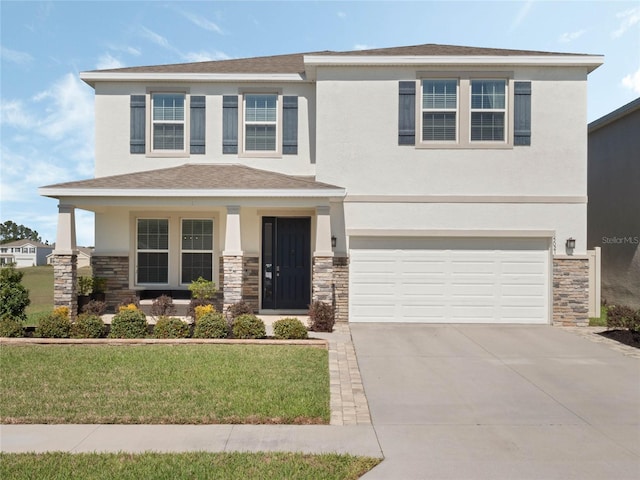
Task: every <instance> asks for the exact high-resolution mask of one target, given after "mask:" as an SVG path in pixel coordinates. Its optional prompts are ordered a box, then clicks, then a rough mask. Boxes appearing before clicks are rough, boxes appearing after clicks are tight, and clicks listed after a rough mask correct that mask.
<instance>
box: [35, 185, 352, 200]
mask: <svg viewBox="0 0 640 480" xmlns="http://www.w3.org/2000/svg"><path fill="white" fill-rule="evenodd" d="M38 194H40V195H41V196H43V197H51V198H60V197H66V198H69V197H105V198H106V197H130V198H148V197H156V198H158V197H171V198H184V197H200V198H202V197H210V198H213V197H225V198H229V197H242V198H247V197H249V198H260V197H263V198H265V197H266V198H269V197H273V198H327V197H331V198H343V197H344V196H345V195H346V190H345V189H344V188H317V189H295V188H292V189H285V188H271V189H201V190H198V189H194V190H191V189H188V190H187V189H173V190H168V189H160V188H157V189H155V188H154V189H151V188H145V189H107V188H64V187H42V188H39V189H38Z"/></svg>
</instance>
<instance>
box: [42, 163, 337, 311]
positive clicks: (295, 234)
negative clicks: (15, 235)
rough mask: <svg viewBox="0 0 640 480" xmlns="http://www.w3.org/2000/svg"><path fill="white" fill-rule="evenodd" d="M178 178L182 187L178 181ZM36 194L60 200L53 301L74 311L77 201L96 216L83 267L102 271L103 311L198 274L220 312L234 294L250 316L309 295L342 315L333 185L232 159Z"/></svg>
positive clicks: (293, 305)
mask: <svg viewBox="0 0 640 480" xmlns="http://www.w3.org/2000/svg"><path fill="white" fill-rule="evenodd" d="M240 174H242V175H243V176H244V177H245V178H244V180H245V182H246V184H245V185H244V187H245V188H242V189H241V188H240V186H239V185H237V184H236V183H237V177H238V176H239V175H240ZM185 175H187V176H188V177H189V179H190V181H189V184H188V185H187V184H184V185H181V184H180V181H179V180H177V179H178V178H181V177H183V176H185ZM221 177H223V178H222V179H221ZM145 181H148V182H149V183H148V184H145ZM225 181H226V182H228V183H224V182H225ZM194 182H195V185H194V184H193V183H194ZM234 182H235V183H234ZM163 184H165V185H163ZM116 185H117V187H115V186H116ZM247 185H248V187H247ZM206 186H208V187H209V188H205V187H206ZM159 187H161V188H159ZM41 194H43V195H48V196H51V197H53V198H57V199H58V200H59V218H58V239H57V243H56V250H55V251H54V252H53V264H54V275H55V286H54V303H55V305H56V306H61V305H65V306H68V307H69V309H70V311H71V312H72V315H73V316H75V315H76V314H77V313H78V312H77V310H78V307H77V303H76V298H77V290H76V280H77V247H76V240H75V210H76V209H77V208H80V209H84V210H90V211H94V212H95V213H96V246H95V252H94V255H93V257H92V269H93V275H94V276H97V277H102V278H105V279H106V302H107V305H108V308H109V310H110V311H112V312H113V311H114V310H115V309H116V308H117V305H119V304H121V303H122V302H124V301H125V300H126V299H127V298H131V297H132V296H136V295H138V296H140V295H144V292H148V291H174V292H185V293H188V285H189V283H190V282H191V281H192V280H195V279H196V278H197V277H198V276H203V277H204V278H207V279H209V280H212V281H213V282H214V283H215V284H216V286H217V288H218V294H217V298H216V303H217V305H216V307H217V308H218V309H220V310H223V311H224V310H226V309H227V308H228V307H229V306H230V305H232V304H235V303H237V302H239V301H244V302H246V303H247V304H248V305H249V306H250V307H251V308H252V309H253V310H254V312H256V313H260V312H274V311H277V312H280V311H282V312H285V313H286V312H288V311H297V312H299V311H305V310H306V309H308V305H309V304H310V303H311V302H312V301H316V300H319V301H323V302H326V303H330V304H332V305H334V307H335V310H336V320H337V321H347V319H348V312H347V305H348V296H347V295H348V292H347V288H348V260H347V256H346V253H345V245H344V227H343V225H344V220H343V213H342V198H343V196H344V190H343V189H340V188H339V187H334V186H331V185H326V184H322V183H318V182H315V181H313V180H311V179H309V178H308V177H294V176H288V175H283V174H276V173H274V172H266V171H261V170H256V169H250V168H247V167H240V166H230V165H224V166H223V165H184V166H182V167H176V168H170V169H164V170H157V171H154V172H142V173H136V174H126V175H119V176H117V177H106V178H100V179H93V180H86V181H81V182H70V183H68V184H60V185H54V186H51V187H43V188H42V189H41ZM193 223H198V224H203V225H205V227H206V228H205V230H206V233H204V234H203V235H205V236H206V237H207V238H206V239H204V240H203V239H202V238H200V237H199V236H198V235H199V234H198V233H194V232H196V231H195V230H193V231H192V230H188V229H187V226H189V225H191V224H193ZM189 228H192V225H191V226H189ZM279 232H280V233H279ZM337 237H339V238H340V245H339V246H338V242H337ZM287 242H288V243H287ZM180 296H182V295H180Z"/></svg>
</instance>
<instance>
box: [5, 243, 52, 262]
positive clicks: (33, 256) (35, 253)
mask: <svg viewBox="0 0 640 480" xmlns="http://www.w3.org/2000/svg"><path fill="white" fill-rule="evenodd" d="M52 252H53V246H52V245H47V244H44V243H42V242H35V241H33V240H15V241H13V242H8V243H3V244H2V245H0V265H14V266H15V267H16V268H24V267H35V266H38V265H46V264H47V255H50V254H51V253H52Z"/></svg>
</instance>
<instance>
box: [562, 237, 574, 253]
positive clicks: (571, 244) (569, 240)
mask: <svg viewBox="0 0 640 480" xmlns="http://www.w3.org/2000/svg"><path fill="white" fill-rule="evenodd" d="M565 245H566V246H567V249H568V250H573V249H574V248H576V239H575V238H571V237H569V238H567V243H566V244H565Z"/></svg>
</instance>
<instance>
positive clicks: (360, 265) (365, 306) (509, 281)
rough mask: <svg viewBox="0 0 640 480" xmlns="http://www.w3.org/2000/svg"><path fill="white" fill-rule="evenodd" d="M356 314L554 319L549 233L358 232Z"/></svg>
mask: <svg viewBox="0 0 640 480" xmlns="http://www.w3.org/2000/svg"><path fill="white" fill-rule="evenodd" d="M350 244H351V249H350V256H351V259H350V265H349V319H350V321H352V322H426V323H537V324H546V323H549V290H550V287H549V277H550V271H549V242H548V240H547V239H544V238H540V239H538V238H534V239H505V238H399V237H396V238H393V237H383V238H380V237H352V238H351V239H350Z"/></svg>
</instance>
